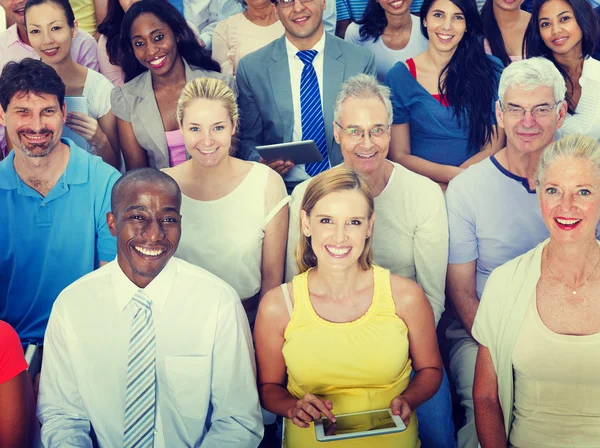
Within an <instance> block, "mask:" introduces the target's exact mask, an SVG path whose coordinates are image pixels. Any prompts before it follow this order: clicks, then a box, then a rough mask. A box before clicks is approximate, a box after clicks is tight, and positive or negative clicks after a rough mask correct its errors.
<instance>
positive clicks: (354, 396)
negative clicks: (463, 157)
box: [254, 166, 442, 448]
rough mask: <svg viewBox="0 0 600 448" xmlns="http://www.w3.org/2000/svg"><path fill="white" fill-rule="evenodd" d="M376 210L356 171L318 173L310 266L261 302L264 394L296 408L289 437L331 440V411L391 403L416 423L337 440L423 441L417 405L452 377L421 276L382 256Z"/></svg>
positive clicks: (305, 227) (291, 447) (273, 404)
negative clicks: (374, 242)
mask: <svg viewBox="0 0 600 448" xmlns="http://www.w3.org/2000/svg"><path fill="white" fill-rule="evenodd" d="M374 219H375V214H374V202H373V197H372V195H371V192H370V190H369V187H368V184H367V183H366V181H365V180H364V179H363V178H362V177H361V176H360V175H359V174H357V173H356V172H355V171H353V170H352V169H350V168H347V167H344V166H340V167H336V168H332V169H330V170H327V171H324V172H323V173H321V174H319V175H318V176H316V177H315V178H314V179H313V180H312V181H311V182H310V184H309V186H308V188H307V190H306V194H305V195H304V199H303V201H302V212H301V229H302V235H303V236H302V238H301V240H300V242H299V244H298V249H297V263H298V267H299V271H300V272H301V273H300V274H299V275H297V276H296V277H294V279H293V281H292V282H291V283H287V284H284V285H281V287H279V288H276V289H274V290H272V291H270V292H269V293H268V294H267V295H266V296H265V297H264V299H263V301H262V303H261V304H260V309H259V312H258V316H257V319H256V326H255V332H254V339H255V347H256V355H257V361H258V388H259V394H260V398H261V403H262V406H263V407H264V408H265V409H266V410H268V411H270V412H273V413H275V414H277V415H280V416H283V417H286V420H285V437H284V446H285V447H288V448H295V447H300V448H311V447H314V448H317V447H321V445H322V443H320V442H318V441H317V440H316V438H315V430H314V427H313V420H315V419H317V418H320V417H321V414H324V415H325V416H326V417H327V418H328V419H330V420H331V421H335V415H340V414H346V413H354V412H362V411H370V410H376V409H385V408H389V409H391V411H392V413H394V414H395V415H399V416H400V418H401V419H402V420H403V421H404V423H405V425H407V430H406V431H404V432H401V433H394V434H386V435H380V436H375V437H367V438H361V439H353V440H343V441H336V442H329V443H327V446H328V447H331V448H334V447H348V448H350V447H373V446H376V447H380V448H385V447H398V446H406V447H416V446H419V441H418V435H417V432H418V431H417V421H416V415H415V410H416V408H417V407H418V406H419V405H421V404H422V403H423V402H425V401H426V400H428V399H429V398H431V397H432V396H433V395H434V393H435V392H436V391H437V389H438V387H439V385H440V382H441V379H442V363H441V360H440V355H439V351H438V348H437V339H436V336H435V326H434V320H433V312H432V310H431V306H430V305H429V302H428V301H427V298H426V297H425V294H424V293H423V290H422V289H421V288H420V287H419V286H418V285H417V284H416V283H414V282H413V281H412V280H409V279H406V278H403V277H397V276H395V275H391V274H390V272H389V271H388V270H387V269H383V268H380V267H378V266H375V265H373V261H372V260H373V252H372V248H371V237H372V232H373V223H374ZM411 371H414V377H413V378H412V380H411V379H410V376H411Z"/></svg>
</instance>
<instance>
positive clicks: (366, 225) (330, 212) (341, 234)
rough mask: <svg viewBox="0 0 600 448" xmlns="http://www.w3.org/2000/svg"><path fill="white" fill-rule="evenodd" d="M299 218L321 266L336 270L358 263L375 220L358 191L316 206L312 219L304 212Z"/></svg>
mask: <svg viewBox="0 0 600 448" xmlns="http://www.w3.org/2000/svg"><path fill="white" fill-rule="evenodd" d="M300 216H301V220H302V231H303V232H304V235H305V236H310V238H311V247H312V250H313V252H314V253H315V256H316V257H317V260H318V265H319V266H326V267H328V268H330V269H336V270H345V269H348V268H350V267H352V266H354V265H355V264H356V263H357V262H358V259H359V258H360V256H361V254H362V253H363V250H364V249H365V242H366V239H367V238H369V237H370V236H371V232H372V231H373V222H374V220H375V214H373V216H371V217H369V204H368V202H367V200H366V199H365V197H364V196H363V194H362V193H361V192H360V191H358V190H342V191H336V192H334V193H330V194H328V195H327V196H325V197H323V198H322V199H321V200H319V202H317V203H316V204H315V206H314V207H313V209H312V211H311V212H310V216H308V215H307V214H306V212H305V211H304V210H302V211H301V214H300Z"/></svg>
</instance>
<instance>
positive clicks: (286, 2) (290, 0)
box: [274, 0, 315, 8]
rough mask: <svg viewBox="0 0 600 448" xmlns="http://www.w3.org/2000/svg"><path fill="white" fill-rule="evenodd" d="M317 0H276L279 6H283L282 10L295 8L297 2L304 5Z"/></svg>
mask: <svg viewBox="0 0 600 448" xmlns="http://www.w3.org/2000/svg"><path fill="white" fill-rule="evenodd" d="M314 1H315V0H283V1H282V0H275V1H274V2H275V4H276V5H277V6H279V5H281V7H282V8H289V7H290V6H294V3H295V2H300V3H302V4H304V3H311V2H314Z"/></svg>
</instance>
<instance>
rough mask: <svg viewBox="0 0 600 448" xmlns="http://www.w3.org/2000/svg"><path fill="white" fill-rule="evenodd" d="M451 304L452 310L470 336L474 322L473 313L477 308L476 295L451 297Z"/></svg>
mask: <svg viewBox="0 0 600 448" xmlns="http://www.w3.org/2000/svg"><path fill="white" fill-rule="evenodd" d="M452 305H453V306H454V310H455V311H456V314H457V315H458V318H459V319H460V322H461V323H462V325H463V328H464V329H465V330H466V331H467V333H469V336H471V337H472V334H471V330H472V329H473V322H475V315H476V314H477V309H478V308H479V300H478V299H477V297H473V296H468V295H466V296H465V295H463V296H462V297H461V298H460V299H458V298H457V299H454V298H453V299H452Z"/></svg>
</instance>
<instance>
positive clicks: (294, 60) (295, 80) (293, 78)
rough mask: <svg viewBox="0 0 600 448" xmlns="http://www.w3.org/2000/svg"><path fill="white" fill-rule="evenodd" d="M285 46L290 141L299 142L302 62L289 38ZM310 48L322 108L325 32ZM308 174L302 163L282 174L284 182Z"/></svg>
mask: <svg viewBox="0 0 600 448" xmlns="http://www.w3.org/2000/svg"><path fill="white" fill-rule="evenodd" d="M285 47H286V49H287V55H288V65H289V67H290V83H291V86H292V105H293V107H294V131H293V134H292V141H293V142H299V141H301V140H302V114H301V110H300V80H301V78H302V70H303V69H304V62H302V60H301V59H300V58H299V57H298V56H297V55H296V53H298V51H300V50H298V48H296V46H295V45H294V44H292V43H291V42H290V41H289V39H288V38H287V37H286V38H285ZM312 50H317V51H318V53H317V55H316V56H315V59H314V60H313V67H314V68H315V72H317V80H318V81H319V93H320V94H321V109H323V60H324V56H323V52H324V51H325V33H323V35H322V36H321V39H320V40H319V42H317V43H316V44H315V46H314V47H312ZM309 177H310V176H309V175H308V174H306V171H305V169H304V165H296V166H294V167H293V168H292V169H291V170H289V171H288V172H287V174H286V175H285V176H284V179H285V181H286V182H302V181H303V180H306V179H308V178H309Z"/></svg>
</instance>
